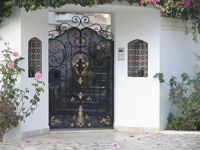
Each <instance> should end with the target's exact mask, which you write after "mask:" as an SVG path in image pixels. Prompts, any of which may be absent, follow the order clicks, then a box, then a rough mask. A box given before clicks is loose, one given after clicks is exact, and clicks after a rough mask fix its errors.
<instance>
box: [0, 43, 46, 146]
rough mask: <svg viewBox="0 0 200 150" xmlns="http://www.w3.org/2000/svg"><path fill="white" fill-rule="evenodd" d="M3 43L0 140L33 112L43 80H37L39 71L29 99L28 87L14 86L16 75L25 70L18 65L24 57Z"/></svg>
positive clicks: (0, 85)
mask: <svg viewBox="0 0 200 150" xmlns="http://www.w3.org/2000/svg"><path fill="white" fill-rule="evenodd" d="M5 45H6V47H7V48H6V49H4V50H2V51H1V54H2V56H3V59H2V61H1V63H0V142H1V141H2V140H3V136H4V134H5V133H6V132H8V131H9V130H10V129H12V128H14V127H17V126H18V125H19V123H20V121H25V120H24V119H25V118H26V117H28V116H30V115H31V113H33V111H34V110H35V109H36V108H37V106H38V102H39V101H40V93H41V92H44V90H43V86H44V82H42V81H40V80H39V79H40V78H41V77H42V75H41V73H39V72H38V73H37V74H36V79H35V82H34V83H33V84H32V86H33V87H34V90H35V93H34V95H33V97H32V98H31V99H29V97H28V93H29V90H28V89H24V90H22V89H19V88H18V87H17V86H16V85H17V79H18V76H19V75H20V74H21V73H22V72H24V71H25V70H24V69H23V68H21V67H20V61H22V60H23V59H24V58H22V57H19V54H18V53H17V52H12V51H11V49H10V48H9V46H8V44H7V43H5Z"/></svg>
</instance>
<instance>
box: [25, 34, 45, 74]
mask: <svg viewBox="0 0 200 150" xmlns="http://www.w3.org/2000/svg"><path fill="white" fill-rule="evenodd" d="M36 72H40V73H42V42H41V40H40V39H38V38H35V37H34V38H32V39H31V40H29V42H28V76H29V77H30V78H32V77H34V76H35V73H36Z"/></svg>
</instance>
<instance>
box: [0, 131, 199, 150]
mask: <svg viewBox="0 0 200 150" xmlns="http://www.w3.org/2000/svg"><path fill="white" fill-rule="evenodd" d="M0 150H200V135H164V134H154V135H152V134H149V133H145V134H142V135H140V134H134V133H132V134H131V133H122V132H113V131H98V132H87V131H85V132H69V131H62V132H55V131H54V132H51V133H50V134H48V135H43V136H37V137H31V138H27V139H24V140H18V141H13V142H9V143H7V142H4V143H0Z"/></svg>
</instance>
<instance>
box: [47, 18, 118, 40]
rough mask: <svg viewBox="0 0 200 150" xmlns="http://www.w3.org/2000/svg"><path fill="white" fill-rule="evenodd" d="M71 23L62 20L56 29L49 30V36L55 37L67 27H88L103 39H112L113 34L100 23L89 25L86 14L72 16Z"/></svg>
mask: <svg viewBox="0 0 200 150" xmlns="http://www.w3.org/2000/svg"><path fill="white" fill-rule="evenodd" d="M71 22H72V23H71V24H70V23H67V22H63V23H61V24H60V25H58V26H57V27H56V30H52V31H49V38H50V39H51V38H55V37H57V36H59V35H61V34H63V33H64V32H65V31H67V30H68V29H69V28H78V29H83V28H89V29H92V30H94V31H95V32H97V34H99V35H100V36H102V37H103V38H105V39H108V40H113V39H114V36H113V34H112V33H111V32H109V31H107V30H105V29H104V28H103V27H102V26H101V25H100V24H97V23H94V24H92V25H89V23H90V19H89V17H88V16H83V17H79V16H73V17H72V20H71Z"/></svg>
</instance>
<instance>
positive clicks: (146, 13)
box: [50, 4, 160, 131]
mask: <svg viewBox="0 0 200 150" xmlns="http://www.w3.org/2000/svg"><path fill="white" fill-rule="evenodd" d="M74 10H76V12H94V13H98V12H99V13H110V14H111V20H112V32H113V34H114V37H115V39H114V40H115V66H114V67H115V98H114V103H115V107H114V109H115V111H114V116H115V120H114V128H115V129H117V130H125V131H128V130H129V131H138V130H140V129H141V130H140V131H143V129H146V130H152V129H153V130H157V129H159V126H160V125H159V124H160V120H159V118H160V116H159V110H160V108H159V106H160V103H159V98H160V96H159V91H160V88H159V82H158V81H156V80H154V79H153V75H154V74H155V73H157V72H160V70H159V69H160V63H159V61H160V53H159V48H160V40H159V39H160V13H159V11H157V10H154V9H152V8H140V7H136V6H129V5H126V4H124V5H119V4H113V5H104V6H97V7H92V8H89V9H88V8H87V7H86V8H83V7H80V6H73V5H70V6H69V5H68V6H64V7H62V8H59V9H56V10H54V9H50V11H60V12H74ZM135 39H141V40H144V41H146V42H148V44H149V58H148V60H149V62H148V65H149V72H148V77H147V78H139V77H128V75H127V68H128V67H127V64H128V62H127V58H128V56H127V44H128V42H130V41H132V40H135ZM121 47H122V48H125V55H126V56H125V60H124V61H118V59H117V49H118V48H121Z"/></svg>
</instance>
